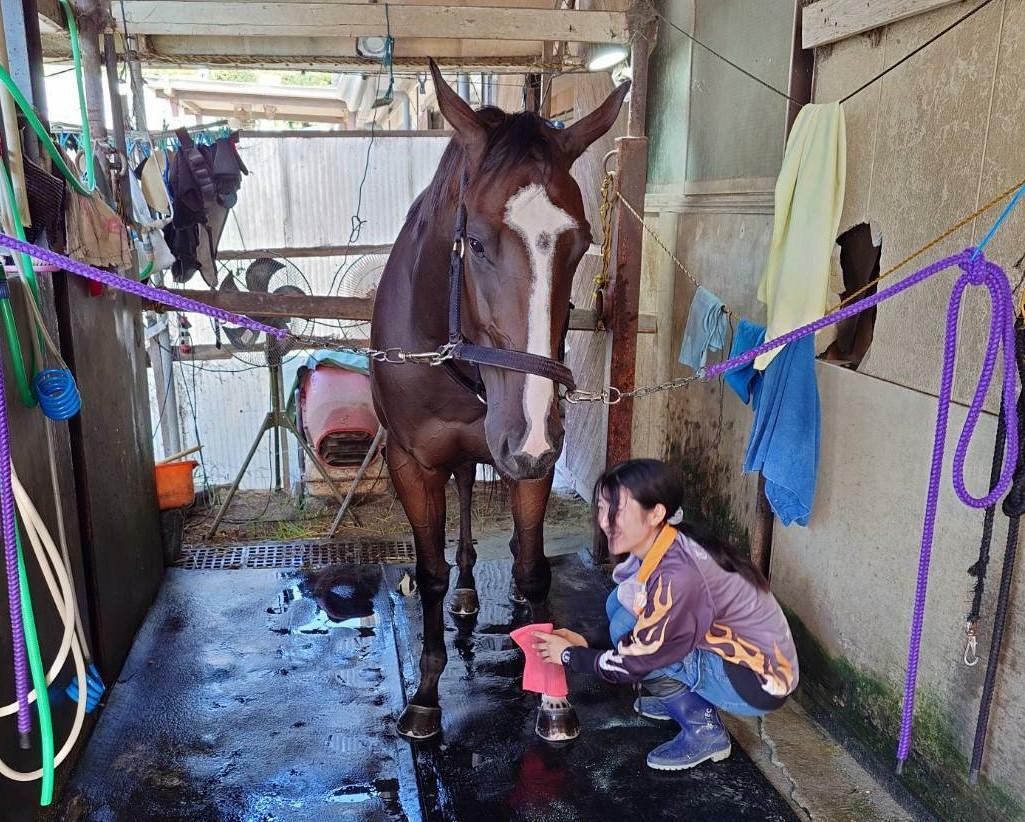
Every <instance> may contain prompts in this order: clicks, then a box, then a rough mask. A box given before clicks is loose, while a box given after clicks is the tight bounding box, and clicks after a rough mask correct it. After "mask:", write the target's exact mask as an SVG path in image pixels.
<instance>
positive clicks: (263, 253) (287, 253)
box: [217, 243, 391, 260]
mask: <svg viewBox="0 0 1025 822" xmlns="http://www.w3.org/2000/svg"><path fill="white" fill-rule="evenodd" d="M389 253H391V243H387V244H382V245H318V246H309V247H306V248H298V247H296V246H284V247H282V248H247V249H230V250H225V249H223V248H219V249H217V259H218V260H255V259H256V258H257V257H297V258H303V259H305V258H308V257H360V256H363V255H365V254H389Z"/></svg>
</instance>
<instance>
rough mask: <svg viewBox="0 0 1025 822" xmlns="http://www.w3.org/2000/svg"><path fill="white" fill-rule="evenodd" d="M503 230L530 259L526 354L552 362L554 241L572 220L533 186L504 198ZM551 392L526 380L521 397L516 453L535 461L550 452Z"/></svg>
mask: <svg viewBox="0 0 1025 822" xmlns="http://www.w3.org/2000/svg"><path fill="white" fill-rule="evenodd" d="M505 224H506V225H507V226H509V228H511V229H512V230H513V231H515V232H516V233H517V234H519V235H520V238H521V239H522V240H523V243H524V245H526V247H527V256H528V258H529V259H530V273H531V283H530V303H529V313H528V314H527V352H528V353H530V354H538V355H539V356H542V357H551V356H552V355H553V352H552V276H553V263H554V259H555V241H556V240H557V239H558V237H559V235H560V234H562V233H563V232H564V231H570V230H572V229H574V228H576V227H577V223H576V220H574V219H573V218H572V217H571V216H570V215H569V214H567V213H566V212H565V211H563V210H562V209H561V208H559V207H558V206H557V205H555V204H554V203H553V202H552V201H551V200H550V199H549V198H548V192H547V191H545V189H544V186H542V185H539V184H537V183H532V184H531V185H529V186H524V187H523V188H521V189H520V190H519V191H517V192H516V193H515V194H514V195H513V196H512V197H510V198H509V201H508V202H507V203H506V206H505ZM553 392H554V385H553V384H552V381H551V380H546V379H545V378H544V377H537V376H534V375H533V374H528V375H527V377H526V382H525V388H524V391H523V414H524V418H525V419H526V422H527V433H526V436H525V437H524V438H523V443H522V445H521V446H520V449H519V450H520V451H521V452H523V453H525V454H529V455H530V456H532V457H535V458H536V457H540V456H541V455H542V454H545V453H546V452H548V451H550V450H551V448H552V445H551V443H549V442H548V424H547V421H548V412H549V409H550V408H551V403H552V395H553Z"/></svg>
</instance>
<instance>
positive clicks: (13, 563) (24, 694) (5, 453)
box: [0, 356, 32, 734]
mask: <svg viewBox="0 0 1025 822" xmlns="http://www.w3.org/2000/svg"><path fill="white" fill-rule="evenodd" d="M3 360H4V358H3V356H0V517H2V519H3V535H4V564H5V570H6V571H7V604H8V606H9V607H10V610H11V645H12V647H13V650H14V690H15V694H16V695H17V698H18V732H19V733H21V734H28V733H29V731H31V730H32V719H31V717H30V716H29V712H28V690H29V685H28V662H27V660H26V658H25V626H24V625H23V624H22V621H21V584H20V582H19V580H18V543H17V540H16V537H15V528H16V526H15V522H14V491H13V490H12V488H11V437H10V430H9V427H8V423H7V403H6V402H5V401H4V397H5V393H4V366H3Z"/></svg>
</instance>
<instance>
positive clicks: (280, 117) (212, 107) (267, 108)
mask: <svg viewBox="0 0 1025 822" xmlns="http://www.w3.org/2000/svg"><path fill="white" fill-rule="evenodd" d="M180 105H181V106H183V107H184V108H185V109H186V110H188V111H189V112H191V113H193V114H197V115H200V116H203V117H223V118H226V119H227V118H232V117H238V118H240V119H241V120H276V121H292V122H296V123H334V124H337V125H343V126H344V125H346V124H347V123H348V122H349V117H348V115H346V114H341V115H335V114H328V113H327V112H323V111H305V112H304V111H296V110H295V109H284V110H279V109H278V107H277V106H275V105H272V104H267V105H255V106H254V105H251V104H248V103H243V104H242V105H240V106H238V107H237V108H232V107H229V106H227V105H224V104H221V103H201V102H197V101H195V100H185V101H182V102H181V103H180Z"/></svg>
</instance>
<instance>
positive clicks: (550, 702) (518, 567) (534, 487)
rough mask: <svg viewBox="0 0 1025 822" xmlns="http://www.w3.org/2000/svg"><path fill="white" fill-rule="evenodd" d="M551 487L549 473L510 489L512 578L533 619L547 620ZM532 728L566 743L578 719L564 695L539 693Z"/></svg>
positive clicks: (576, 728) (551, 739)
mask: <svg viewBox="0 0 1025 822" xmlns="http://www.w3.org/2000/svg"><path fill="white" fill-rule="evenodd" d="M551 490H552V475H551V474H549V475H548V476H547V477H546V478H545V479H541V480H535V481H522V482H514V483H512V489H511V497H512V515H513V525H514V527H515V529H516V533H515V536H514V539H515V542H516V556H515V559H514V560H513V580H514V582H515V584H516V588H517V589H518V590H519V592H520V593H522V595H523V596H524V597H525V598H526V600H527V602H529V603H530V611H531V618H532V621H533V622H549V621H550V619H549V608H548V602H547V600H548V589H549V588H551V584H552V569H551V566H550V565H549V563H548V558H547V557H546V556H545V550H544V520H545V508H546V507H547V506H548V495H549V493H550V492H551ZM535 730H536V731H537V735H538V736H540V737H541V738H542V739H544V740H545V741H546V742H567V741H569V740H571V739H575V738H576V737H577V736H579V735H580V722H579V721H578V720H577V714H576V711H575V710H574V709H573V706H572V705H571V704H570V702H569V700H568V699H567V698H566V697H564V696H552V695H551V694H542V695H541V707H540V708H538V713H537V724H536V726H535Z"/></svg>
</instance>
